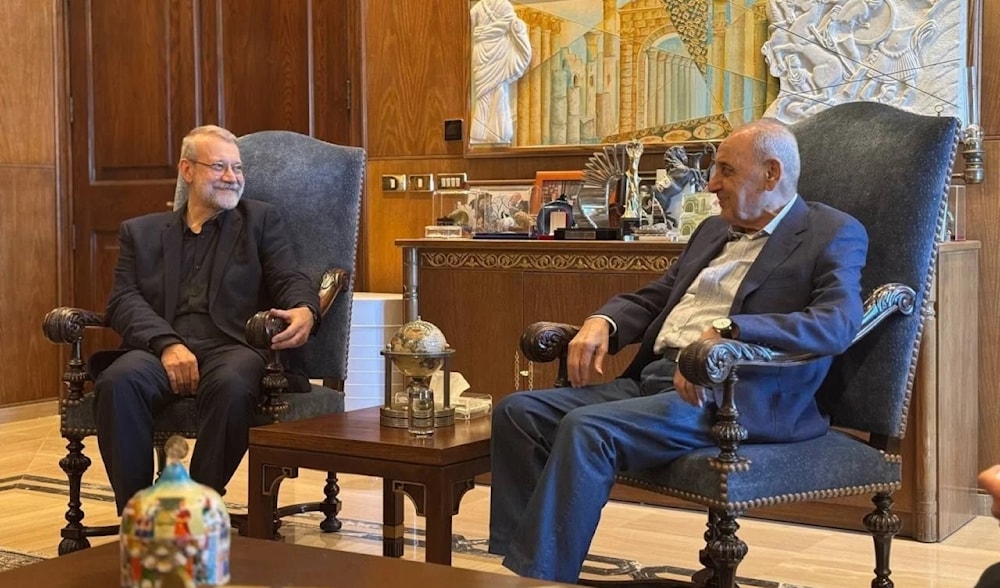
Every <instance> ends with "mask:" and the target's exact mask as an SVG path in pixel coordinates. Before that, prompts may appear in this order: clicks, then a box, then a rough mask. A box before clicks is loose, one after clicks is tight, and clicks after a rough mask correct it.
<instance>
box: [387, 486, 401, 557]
mask: <svg viewBox="0 0 1000 588" xmlns="http://www.w3.org/2000/svg"><path fill="white" fill-rule="evenodd" d="M394 482H395V480H393V479H391V478H383V479H382V555H384V556H386V557H402V555H403V533H404V528H403V493H402V492H397V491H396V490H395V488H394V487H393V486H394Z"/></svg>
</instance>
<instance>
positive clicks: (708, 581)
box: [691, 509, 719, 586]
mask: <svg viewBox="0 0 1000 588" xmlns="http://www.w3.org/2000/svg"><path fill="white" fill-rule="evenodd" d="M718 523H719V512H718V511H716V510H714V509H709V510H708V521H707V522H706V523H705V527H706V528H705V547H704V548H703V549H700V550H699V551H698V561H699V562H701V565H702V566H704V567H702V569H700V570H698V571H697V572H695V574H694V576H692V577H691V583H693V584H694V585H695V586H712V585H713V584H712V583H713V582H716V581H717V578H716V574H715V564H714V563H713V562H712V557H711V556H710V555H709V554H708V546H709V545H711V544H712V542H713V541H715V540H716V539H717V538H718V536H719V529H718V527H717V525H718Z"/></svg>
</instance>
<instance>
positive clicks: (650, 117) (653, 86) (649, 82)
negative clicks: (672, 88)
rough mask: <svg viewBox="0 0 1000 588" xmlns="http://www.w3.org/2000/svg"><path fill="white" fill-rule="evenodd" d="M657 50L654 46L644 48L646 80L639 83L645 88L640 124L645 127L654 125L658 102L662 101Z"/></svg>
mask: <svg viewBox="0 0 1000 588" xmlns="http://www.w3.org/2000/svg"><path fill="white" fill-rule="evenodd" d="M659 52H660V51H659V50H658V49H657V48H656V47H649V48H647V49H646V51H645V53H646V80H645V84H641V83H640V85H639V86H640V87H644V88H646V91H645V92H644V93H643V94H644V95H645V97H646V98H645V103H644V104H643V121H642V124H644V125H646V126H647V127H654V126H656V124H657V123H656V118H657V114H658V109H659V107H660V102H662V101H663V98H662V96H663V85H662V83H661V80H660V70H659V67H660V66H659V63H657V55H658V54H659Z"/></svg>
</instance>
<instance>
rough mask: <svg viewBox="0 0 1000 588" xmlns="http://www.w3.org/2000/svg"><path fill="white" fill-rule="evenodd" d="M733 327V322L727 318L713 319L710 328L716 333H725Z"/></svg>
mask: <svg viewBox="0 0 1000 588" xmlns="http://www.w3.org/2000/svg"><path fill="white" fill-rule="evenodd" d="M732 327H733V321H731V320H729V319H727V318H720V319H715V320H714V321H712V328H713V329H715V330H717V331H725V330H727V329H731V328H732Z"/></svg>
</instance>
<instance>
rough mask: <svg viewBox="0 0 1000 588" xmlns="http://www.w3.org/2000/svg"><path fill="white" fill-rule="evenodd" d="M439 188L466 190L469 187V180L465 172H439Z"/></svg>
mask: <svg viewBox="0 0 1000 588" xmlns="http://www.w3.org/2000/svg"><path fill="white" fill-rule="evenodd" d="M437 181H438V190H464V189H466V188H468V187H469V180H468V178H467V176H466V175H465V174H464V173H460V174H438V175H437Z"/></svg>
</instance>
